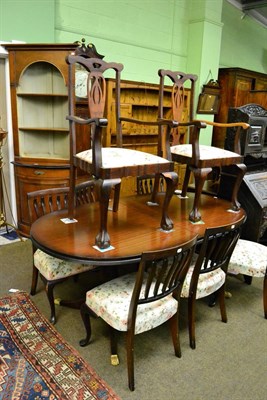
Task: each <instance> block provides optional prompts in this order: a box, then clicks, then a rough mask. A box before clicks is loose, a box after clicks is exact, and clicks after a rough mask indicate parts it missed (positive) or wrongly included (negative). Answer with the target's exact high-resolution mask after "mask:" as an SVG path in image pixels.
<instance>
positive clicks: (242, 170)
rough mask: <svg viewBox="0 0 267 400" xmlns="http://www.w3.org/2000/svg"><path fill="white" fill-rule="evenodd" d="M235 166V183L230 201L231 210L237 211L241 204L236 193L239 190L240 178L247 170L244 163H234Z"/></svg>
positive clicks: (241, 178)
mask: <svg viewBox="0 0 267 400" xmlns="http://www.w3.org/2000/svg"><path fill="white" fill-rule="evenodd" d="M235 167H236V168H237V173H236V180H235V184H234V187H233V192H232V199H231V201H232V210H233V211H238V210H240V207H241V204H240V203H239V201H238V200H237V195H238V191H239V188H240V185H241V183H242V180H243V178H244V175H245V173H246V171H247V167H246V165H245V164H236V165H235Z"/></svg>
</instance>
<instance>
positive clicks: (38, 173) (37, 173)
mask: <svg viewBox="0 0 267 400" xmlns="http://www.w3.org/2000/svg"><path fill="white" fill-rule="evenodd" d="M34 175H44V171H34Z"/></svg>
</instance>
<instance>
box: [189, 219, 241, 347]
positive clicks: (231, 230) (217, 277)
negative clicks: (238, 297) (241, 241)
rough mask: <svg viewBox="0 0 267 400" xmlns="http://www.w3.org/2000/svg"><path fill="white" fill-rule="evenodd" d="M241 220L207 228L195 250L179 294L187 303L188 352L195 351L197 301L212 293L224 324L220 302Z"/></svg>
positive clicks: (224, 319) (222, 301)
mask: <svg viewBox="0 0 267 400" xmlns="http://www.w3.org/2000/svg"><path fill="white" fill-rule="evenodd" d="M245 218H246V217H245V216H244V217H243V218H241V219H240V220H239V222H237V223H235V224H231V225H224V226H219V227H216V228H207V229H206V231H205V235H204V239H203V242H202V243H201V244H199V245H198V246H197V248H196V252H195V255H194V257H193V260H192V264H191V266H190V268H189V270H188V273H187V275H186V278H185V281H184V284H183V289H182V292H181V297H182V298H187V299H188V329H189V342H190V347H191V348H192V349H195V348H196V334H195V330H196V329H195V315H196V300H197V299H201V298H204V297H207V296H210V295H212V294H213V293H216V295H217V296H218V298H219V304H220V312H221V320H222V322H227V314H226V307H225V301H224V299H225V280H226V274H227V268H228V263H229V260H230V257H231V254H232V252H233V251H234V248H235V245H236V243H237V241H238V238H239V236H240V231H241V228H242V225H243V223H244V221H245ZM217 296H216V297H217Z"/></svg>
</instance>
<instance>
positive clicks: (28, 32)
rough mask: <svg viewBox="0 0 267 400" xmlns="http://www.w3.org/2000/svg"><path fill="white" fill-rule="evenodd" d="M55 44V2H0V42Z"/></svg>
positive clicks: (14, 0)
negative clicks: (16, 41)
mask: <svg viewBox="0 0 267 400" xmlns="http://www.w3.org/2000/svg"><path fill="white" fill-rule="evenodd" d="M12 40H18V41H23V42H29V43H42V42H46V43H54V42H55V0H0V41H8V42H10V41H12Z"/></svg>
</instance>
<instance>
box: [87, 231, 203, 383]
mask: <svg viewBox="0 0 267 400" xmlns="http://www.w3.org/2000/svg"><path fill="white" fill-rule="evenodd" d="M195 245H196V237H194V238H192V239H191V240H189V241H187V242H185V243H183V244H180V245H177V246H175V247H172V248H168V249H162V250H155V251H151V252H144V253H143V254H142V256H141V261H140V264H139V267H138V271H137V272H132V273H130V274H126V275H123V276H120V277H118V278H116V279H113V280H111V281H109V282H107V283H105V284H103V285H101V286H98V287H96V288H95V289H92V290H89V291H88V292H87V294H86V302H85V303H84V304H83V305H82V307H81V315H82V319H83V322H84V326H85V329H86V338H85V339H82V340H81V341H80V345H81V346H86V345H87V344H88V343H89V341H90V338H91V322H90V314H93V315H96V316H99V317H101V318H102V319H103V320H104V321H105V322H106V323H107V324H108V325H109V326H110V339H111V362H112V364H115V365H117V364H118V363H119V361H118V355H117V343H116V332H117V331H123V332H126V353H127V368H128V385H129V389H130V390H132V391H133V390H134V387H135V383H134V335H137V334H139V333H142V332H145V331H148V330H151V329H153V328H156V327H157V326H159V325H161V324H163V323H164V322H166V321H169V323H170V328H171V336H172V341H173V346H174V352H175V355H176V357H181V348H180V341H179V322H178V319H179V303H180V293H181V289H182V286H183V282H184V279H185V276H186V273H187V271H188V268H189V266H190V262H191V258H192V255H193V253H194V249H195Z"/></svg>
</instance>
